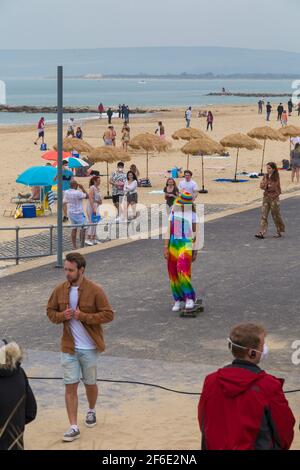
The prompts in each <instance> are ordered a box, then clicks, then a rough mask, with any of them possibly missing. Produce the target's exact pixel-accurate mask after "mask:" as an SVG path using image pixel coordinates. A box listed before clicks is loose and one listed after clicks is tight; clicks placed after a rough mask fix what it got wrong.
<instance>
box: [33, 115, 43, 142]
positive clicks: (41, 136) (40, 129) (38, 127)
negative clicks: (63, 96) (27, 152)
mask: <svg viewBox="0 0 300 470" xmlns="http://www.w3.org/2000/svg"><path fill="white" fill-rule="evenodd" d="M37 129H38V137H37V139H36V140H35V141H34V145H37V143H38V141H39V140H40V139H42V144H44V143H45V118H44V117H41V119H40V120H39V122H38V125H37Z"/></svg>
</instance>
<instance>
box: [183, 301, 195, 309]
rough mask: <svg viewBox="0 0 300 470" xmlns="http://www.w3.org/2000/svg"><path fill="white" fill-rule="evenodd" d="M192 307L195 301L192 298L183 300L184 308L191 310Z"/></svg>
mask: <svg viewBox="0 0 300 470" xmlns="http://www.w3.org/2000/svg"><path fill="white" fill-rule="evenodd" d="M194 307H195V302H194V301H193V299H188V300H187V301H186V302H185V308H186V310H192V309H193V308H194Z"/></svg>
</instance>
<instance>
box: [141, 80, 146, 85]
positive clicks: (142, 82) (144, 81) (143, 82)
mask: <svg viewBox="0 0 300 470" xmlns="http://www.w3.org/2000/svg"><path fill="white" fill-rule="evenodd" d="M139 83H140V84H141V85H144V84H145V83H147V82H146V80H140V81H139Z"/></svg>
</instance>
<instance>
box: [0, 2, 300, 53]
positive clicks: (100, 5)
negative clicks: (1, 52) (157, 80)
mask: <svg viewBox="0 0 300 470" xmlns="http://www.w3.org/2000/svg"><path fill="white" fill-rule="evenodd" d="M299 17H300V1H299V0H285V1H284V2H283V1H279V0H276V1H274V0H208V1H207V0H83V1H82V2H77V1H75V0H48V1H46V2H45V1H41V0H0V18H1V29H0V49H78V48H80V49H85V48H101V47H137V46H141V47H142V46H143V47H145V46H146V47H147V46H224V47H242V48H243V47H246V48H251V49H279V50H285V51H293V52H300V41H298V40H297V22H296V21H294V20H293V18H299ZM289 22H290V26H289Z"/></svg>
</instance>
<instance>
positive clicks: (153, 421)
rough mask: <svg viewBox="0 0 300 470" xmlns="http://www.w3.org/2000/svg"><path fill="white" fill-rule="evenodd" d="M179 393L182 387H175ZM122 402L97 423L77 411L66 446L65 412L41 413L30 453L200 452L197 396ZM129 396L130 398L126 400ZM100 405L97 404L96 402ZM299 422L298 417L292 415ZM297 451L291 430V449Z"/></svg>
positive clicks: (30, 434) (28, 440)
mask: <svg viewBox="0 0 300 470" xmlns="http://www.w3.org/2000/svg"><path fill="white" fill-rule="evenodd" d="M179 389H182V385H181V386H180V385H179ZM140 396H141V398H136V397H135V398H134V400H130V399H129V400H128V399H126V400H124V399H123V400H122V399H121V398H120V405H119V407H118V408H117V409H114V408H113V407H112V408H104V409H103V408H101V406H99V407H98V408H97V419H98V424H97V426H96V427H95V428H92V429H88V428H86V427H85V426H84V424H83V420H84V414H83V412H84V411H85V410H84V409H83V408H82V407H81V411H80V413H79V419H78V425H79V429H80V432H81V437H80V439H78V440H76V441H74V442H71V443H65V442H62V435H63V433H64V432H66V430H67V429H68V427H69V424H68V421H67V417H66V412H65V410H64V409H63V408H61V409H59V408H57V407H56V408H49V409H45V410H43V409H41V408H40V409H39V414H38V418H37V420H36V421H34V422H33V423H31V424H30V425H28V426H27V428H26V432H25V447H26V449H32V450H106V449H107V450H122V449H127V450H150V449H157V450H164V449H166V450H199V449H200V448H201V434H200V431H199V426H198V419H197V413H198V411H197V407H198V398H197V397H189V396H183V395H174V394H171V393H166V392H161V391H153V393H152V396H151V400H150V399H147V398H145V399H143V398H142V396H143V393H141V394H140ZM127 397H128V396H127ZM100 401H101V400H100ZM289 403H290V406H291V407H292V409H293V410H294V412H296V410H299V409H300V399H299V398H297V394H294V395H293V396H292V397H289ZM296 417H297V418H298V416H297V415H296ZM299 448H300V436H299V432H298V431H297V426H296V427H295V438H294V442H293V445H292V449H299Z"/></svg>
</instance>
